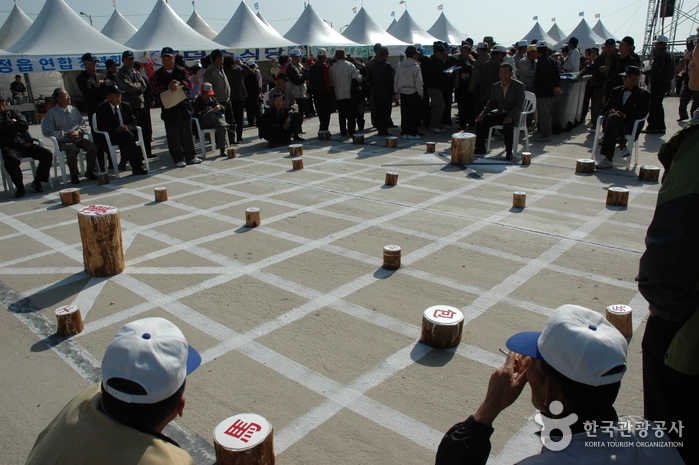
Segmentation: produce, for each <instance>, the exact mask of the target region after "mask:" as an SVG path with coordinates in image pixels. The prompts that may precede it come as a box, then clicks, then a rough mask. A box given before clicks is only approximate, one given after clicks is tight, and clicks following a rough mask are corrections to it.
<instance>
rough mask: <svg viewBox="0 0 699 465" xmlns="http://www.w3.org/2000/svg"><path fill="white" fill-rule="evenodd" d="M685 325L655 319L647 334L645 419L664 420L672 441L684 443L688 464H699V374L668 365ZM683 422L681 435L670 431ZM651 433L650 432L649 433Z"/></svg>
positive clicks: (644, 392)
mask: <svg viewBox="0 0 699 465" xmlns="http://www.w3.org/2000/svg"><path fill="white" fill-rule="evenodd" d="M681 327H682V322H671V321H667V320H663V319H662V318H659V317H657V316H651V317H649V318H648V322H647V323H646V331H645V333H644V334H643V342H642V344H641V347H642V348H643V416H644V417H645V418H647V419H649V420H652V421H654V422H658V421H664V422H665V425H664V431H665V432H666V433H667V434H668V435H669V436H670V440H672V441H676V442H682V443H683V447H680V448H678V451H679V453H680V455H682V458H683V459H684V462H685V463H687V464H690V463H699V442H697V441H696V438H697V437H699V423H697V418H698V417H699V402H697V400H696V395H697V392H699V375H685V374H683V373H680V372H678V371H675V370H673V369H672V368H670V367H669V366H667V365H665V362H664V359H665V353H666V352H667V349H668V347H670V343H671V342H672V339H673V338H674V337H675V334H677V331H679V330H680V328H681ZM679 421H681V422H682V426H683V428H684V429H683V430H682V434H681V436H680V435H679V434H678V432H677V431H670V428H671V427H672V424H673V422H674V423H675V426H678V423H677V422H679ZM649 433H650V431H649Z"/></svg>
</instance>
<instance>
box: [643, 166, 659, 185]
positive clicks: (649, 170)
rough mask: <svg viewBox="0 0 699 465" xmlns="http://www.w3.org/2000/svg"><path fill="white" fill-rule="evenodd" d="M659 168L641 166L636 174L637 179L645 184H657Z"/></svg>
mask: <svg viewBox="0 0 699 465" xmlns="http://www.w3.org/2000/svg"><path fill="white" fill-rule="evenodd" d="M659 177H660V168H658V167H657V166H650V165H643V166H641V170H640V171H639V172H638V179H639V180H641V181H645V182H658V178H659Z"/></svg>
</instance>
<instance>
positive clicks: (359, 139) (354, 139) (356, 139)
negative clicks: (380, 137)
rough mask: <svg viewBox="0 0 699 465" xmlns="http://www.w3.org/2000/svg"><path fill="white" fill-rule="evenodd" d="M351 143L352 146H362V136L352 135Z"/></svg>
mask: <svg viewBox="0 0 699 465" xmlns="http://www.w3.org/2000/svg"><path fill="white" fill-rule="evenodd" d="M352 143H353V144H363V143H364V134H352Z"/></svg>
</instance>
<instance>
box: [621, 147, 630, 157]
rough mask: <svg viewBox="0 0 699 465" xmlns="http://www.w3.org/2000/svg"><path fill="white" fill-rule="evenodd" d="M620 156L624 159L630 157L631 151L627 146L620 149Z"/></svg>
mask: <svg viewBox="0 0 699 465" xmlns="http://www.w3.org/2000/svg"><path fill="white" fill-rule="evenodd" d="M621 156H622V157H624V158H627V157H630V156H631V150H629V148H628V147H627V146H623V147H622V148H621Z"/></svg>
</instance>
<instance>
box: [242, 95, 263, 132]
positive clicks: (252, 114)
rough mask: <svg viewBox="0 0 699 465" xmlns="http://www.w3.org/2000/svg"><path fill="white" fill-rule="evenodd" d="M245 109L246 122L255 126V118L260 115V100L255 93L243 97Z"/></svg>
mask: <svg viewBox="0 0 699 465" xmlns="http://www.w3.org/2000/svg"><path fill="white" fill-rule="evenodd" d="M245 111H246V112H247V114H248V124H249V125H250V126H256V125H257V119H258V118H259V117H260V101H259V100H258V99H257V96H256V95H255V96H253V97H247V98H246V99H245Z"/></svg>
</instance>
